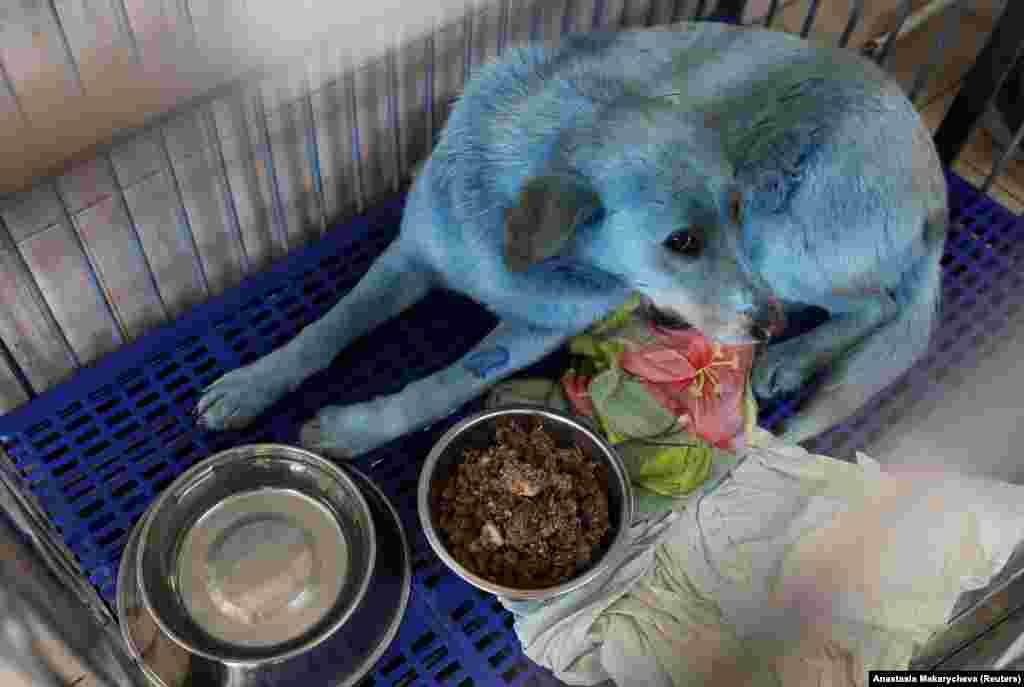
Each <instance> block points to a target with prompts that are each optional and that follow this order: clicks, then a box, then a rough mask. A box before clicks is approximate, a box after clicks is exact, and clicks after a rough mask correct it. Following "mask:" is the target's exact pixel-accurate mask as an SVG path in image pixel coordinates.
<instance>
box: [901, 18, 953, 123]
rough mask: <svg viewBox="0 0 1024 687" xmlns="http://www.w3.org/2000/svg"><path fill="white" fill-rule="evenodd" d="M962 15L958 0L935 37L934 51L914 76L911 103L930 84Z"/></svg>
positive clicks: (910, 95) (914, 101)
mask: <svg viewBox="0 0 1024 687" xmlns="http://www.w3.org/2000/svg"><path fill="white" fill-rule="evenodd" d="M962 15H963V1H962V0H958V2H956V3H955V4H954V5H953V7H951V8H950V11H949V14H948V16H947V17H946V21H945V22H943V26H942V30H941V31H939V33H938V35H937V36H936V37H935V43H933V44H932V49H931V50H929V51H928V59H926V60H925V61H924V62H922V63H921V65H920V66H919V67H918V68H917V73H916V74H915V75H914V82H913V85H912V86H911V87H910V92H909V94H908V98H909V100H910V102H912V103H916V102H917V96H918V94H920V92H921V89H922V88H924V86H925V84H926V83H928V77H929V76H930V74H931V71H932V69H934V67H935V65H936V63H937V62H938V61H939V59H940V58H941V57H942V54H943V52H944V51H945V44H946V39H947V38H948V37H949V35H950V34H951V33H952V32H953V31H954V29H955V28H956V27H957V25H958V24H959V23H960V18H961V16H962Z"/></svg>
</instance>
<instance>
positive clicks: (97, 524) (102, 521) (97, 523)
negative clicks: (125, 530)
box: [89, 514, 114, 532]
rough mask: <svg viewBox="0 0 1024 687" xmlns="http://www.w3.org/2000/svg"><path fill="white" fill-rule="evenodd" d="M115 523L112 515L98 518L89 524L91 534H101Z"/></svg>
mask: <svg viewBox="0 0 1024 687" xmlns="http://www.w3.org/2000/svg"><path fill="white" fill-rule="evenodd" d="M113 521H114V516H113V515H111V514H107V515H104V516H103V517H101V518H98V519H96V520H93V521H92V522H90V523H89V531H90V532H99V531H100V530H102V529H103V528H104V527H106V526H107V525H109V524H110V523H112V522H113Z"/></svg>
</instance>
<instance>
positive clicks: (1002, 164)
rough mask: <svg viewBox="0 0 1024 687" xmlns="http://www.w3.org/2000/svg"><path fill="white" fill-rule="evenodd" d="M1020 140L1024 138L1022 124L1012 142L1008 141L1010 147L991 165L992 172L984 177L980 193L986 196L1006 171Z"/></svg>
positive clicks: (1023, 126)
mask: <svg viewBox="0 0 1024 687" xmlns="http://www.w3.org/2000/svg"><path fill="white" fill-rule="evenodd" d="M1022 138H1024V124H1021V125H1020V126H1019V127H1017V133H1015V134H1014V135H1013V140H1012V141H1010V145H1009V146H1007V147H1006V150H1004V151H1003V152H1002V153H1000V154H999V157H998V158H997V159H996V162H995V164H994V165H992V171H991V172H989V174H988V176H987V177H985V182H984V183H983V184H982V185H981V188H980V189H979V190H980V191H981V192H982V193H986V194H987V193H988V192H989V190H990V189H991V188H992V185H993V184H994V183H995V181H996V179H997V178H998V177H999V175H1001V174H1002V173H1003V171H1004V170H1005V169H1006V165H1008V164H1009V163H1010V160H1012V159H1013V154H1014V153H1015V152H1016V151H1017V148H1019V147H1020V142H1021V139H1022Z"/></svg>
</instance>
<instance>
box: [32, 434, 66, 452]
mask: <svg viewBox="0 0 1024 687" xmlns="http://www.w3.org/2000/svg"><path fill="white" fill-rule="evenodd" d="M58 439H60V435H59V434H57V433H56V432H53V433H51V434H47V435H46V436H45V437H43V438H42V439H40V440H39V441H37V442H35V443H33V444H32V445H33V446H34V447H35V448H36V450H37V451H41V450H43V449H44V448H46V447H47V446H49V445H50V444H52V443H53V442H55V441H57V440H58Z"/></svg>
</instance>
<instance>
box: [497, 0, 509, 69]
mask: <svg viewBox="0 0 1024 687" xmlns="http://www.w3.org/2000/svg"><path fill="white" fill-rule="evenodd" d="M510 3H511V0H501V2H500V3H499V6H500V8H501V9H500V10H499V14H498V55H499V56H500V55H502V54H503V53H504V52H505V45H506V44H507V42H508V19H509V12H510V11H511V10H510V8H509V4H510Z"/></svg>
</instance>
